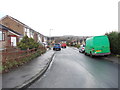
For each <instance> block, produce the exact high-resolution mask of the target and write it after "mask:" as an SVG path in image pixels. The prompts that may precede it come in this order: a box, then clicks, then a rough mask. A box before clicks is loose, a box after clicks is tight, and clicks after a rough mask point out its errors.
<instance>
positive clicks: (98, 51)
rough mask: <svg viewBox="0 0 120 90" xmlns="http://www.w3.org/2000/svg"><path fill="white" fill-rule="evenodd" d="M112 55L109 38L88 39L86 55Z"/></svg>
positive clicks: (96, 37)
mask: <svg viewBox="0 0 120 90" xmlns="http://www.w3.org/2000/svg"><path fill="white" fill-rule="evenodd" d="M109 54H110V43H109V39H108V37H107V36H94V37H91V38H87V39H86V45H85V55H90V56H91V57H93V56H107V55H109Z"/></svg>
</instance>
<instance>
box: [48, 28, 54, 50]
mask: <svg viewBox="0 0 120 90" xmlns="http://www.w3.org/2000/svg"><path fill="white" fill-rule="evenodd" d="M52 30H53V29H50V32H49V37H50V40H49V42H50V48H51V41H52V40H51V31H52Z"/></svg>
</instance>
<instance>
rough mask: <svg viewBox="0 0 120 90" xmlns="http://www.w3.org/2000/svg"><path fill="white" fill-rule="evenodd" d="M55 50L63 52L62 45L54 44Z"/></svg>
mask: <svg viewBox="0 0 120 90" xmlns="http://www.w3.org/2000/svg"><path fill="white" fill-rule="evenodd" d="M53 50H59V51H60V50H61V45H60V44H54V46H53Z"/></svg>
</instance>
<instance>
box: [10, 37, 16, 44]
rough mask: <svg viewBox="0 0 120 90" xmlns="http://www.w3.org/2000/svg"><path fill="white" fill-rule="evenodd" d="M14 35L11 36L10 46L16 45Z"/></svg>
mask: <svg viewBox="0 0 120 90" xmlns="http://www.w3.org/2000/svg"><path fill="white" fill-rule="evenodd" d="M16 45H17V44H16V37H11V46H16Z"/></svg>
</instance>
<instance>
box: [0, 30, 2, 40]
mask: <svg viewBox="0 0 120 90" xmlns="http://www.w3.org/2000/svg"><path fill="white" fill-rule="evenodd" d="M0 41H2V31H0Z"/></svg>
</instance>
